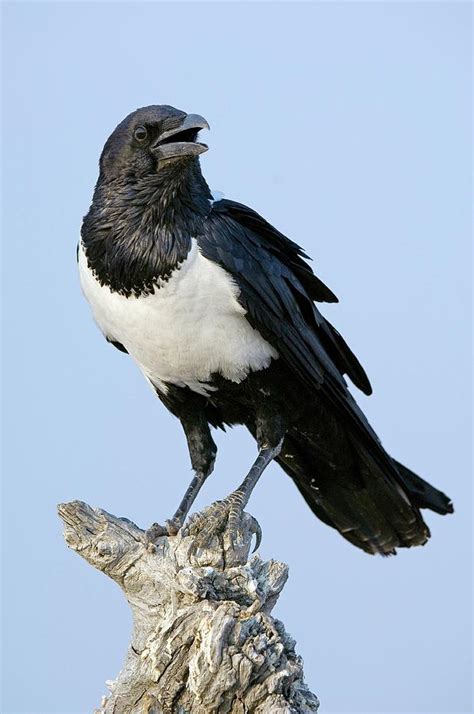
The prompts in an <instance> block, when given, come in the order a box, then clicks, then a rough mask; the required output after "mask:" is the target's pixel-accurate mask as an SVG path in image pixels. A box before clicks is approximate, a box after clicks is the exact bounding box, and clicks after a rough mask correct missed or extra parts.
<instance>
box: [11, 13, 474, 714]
mask: <svg viewBox="0 0 474 714" xmlns="http://www.w3.org/2000/svg"><path fill="white" fill-rule="evenodd" d="M3 15H4V25H3V29H4V43H3V51H4V53H5V63H4V98H3V140H4V145H3V149H4V183H3V195H4V232H3V237H4V261H3V264H4V318H5V319H4V322H5V334H4V348H5V353H6V354H5V359H4V393H5V397H6V403H7V418H6V421H5V438H4V445H5V466H4V478H3V489H4V490H3V527H4V541H3V543H4V564H5V570H4V578H3V591H4V603H3V604H4V618H5V619H4V637H3V640H4V647H5V650H4V653H5V654H4V682H3V684H4V688H3V696H4V700H3V710H2V711H3V712H61V713H63V714H65V713H66V712H69V711H71V712H89V711H91V710H92V709H93V707H94V706H97V705H98V704H99V702H100V698H101V695H102V693H104V692H105V691H106V688H105V680H106V679H108V678H113V677H114V676H115V675H116V673H117V672H118V670H119V668H120V666H121V662H122V659H123V656H124V654H125V651H126V647H127V643H128V638H129V634H130V626H131V620H130V613H129V609H128V606H127V604H126V602H125V599H124V598H123V596H122V594H121V592H120V591H119V589H118V588H117V586H116V585H114V584H113V583H112V582H111V581H109V580H108V579H107V578H106V577H104V576H103V575H102V574H100V573H98V572H96V571H94V570H93V569H92V568H91V567H90V566H89V565H87V564H86V563H85V561H83V560H81V559H80V558H79V557H78V556H77V555H75V554H74V553H73V552H71V551H68V550H67V548H66V546H65V544H64V542H63V540H62V534H61V530H62V529H61V523H60V521H59V519H58V517H57V515H56V504H57V503H58V502H61V501H67V500H71V499H76V498H79V499H82V500H85V501H87V502H89V503H91V504H93V505H99V506H101V507H103V508H105V509H107V510H109V511H111V512H112V513H114V514H116V515H124V516H128V517H129V518H131V519H133V520H134V521H136V522H137V523H138V524H139V525H140V526H142V527H147V526H148V525H149V524H150V523H151V522H153V521H154V520H162V519H164V518H166V517H167V516H169V515H170V514H171V513H172V512H173V511H174V509H175V507H176V504H177V503H178V501H179V499H180V497H181V495H182V493H183V491H184V488H185V486H186V484H187V482H188V479H189V475H190V471H189V465H188V455H187V450H186V446H185V441H184V437H183V435H182V433H181V428H180V425H179V423H178V422H177V421H176V420H175V419H174V418H173V417H171V416H170V415H169V414H168V413H167V412H166V411H165V409H164V408H163V407H162V406H161V404H160V403H159V402H158V400H157V399H156V398H154V396H153V394H152V392H151V391H150V389H149V388H148V387H147V385H146V384H145V382H144V380H143V379H142V377H141V375H140V374H139V372H138V371H137V369H136V368H135V367H134V365H133V364H132V362H131V360H129V359H128V358H127V357H126V356H125V355H123V354H121V353H119V352H118V351H116V350H114V349H113V348H112V347H111V346H109V345H107V344H106V342H105V341H104V340H103V339H102V337H101V335H100V333H99V331H98V329H97V328H96V327H95V325H94V323H93V321H92V318H91V315H90V313H89V308H88V306H87V304H86V303H85V301H84V299H83V298H82V295H81V293H80V289H79V284H78V277H77V272H76V263H75V248H76V242H77V239H78V235H79V228H80V223H81V218H82V216H83V215H84V214H85V213H86V211H87V209H88V206H89V202H90V198H91V192H92V188H93V185H94V182H95V181H96V178H97V162H98V158H99V153H100V151H101V148H102V146H103V143H104V142H105V140H106V138H107V136H108V135H109V133H110V132H111V131H112V129H113V128H114V127H115V125H116V124H117V123H118V122H119V121H120V120H121V119H122V118H123V117H124V116H125V115H126V114H128V113H129V112H130V111H132V110H133V109H135V108H137V107H139V106H143V105H147V104H153V103H166V104H172V105H174V106H177V107H179V108H180V109H184V110H186V111H188V112H196V113H199V114H202V115H204V116H205V117H206V118H207V119H208V120H209V123H210V125H211V129H212V131H211V133H210V135H209V137H208V138H207V139H206V141H208V143H209V145H210V151H209V152H208V153H207V154H206V155H205V156H204V157H203V159H202V166H203V170H204V174H205V176H206V177H207V179H208V182H209V183H210V185H211V186H212V187H214V188H216V189H220V190H221V191H223V192H224V193H225V194H226V196H228V197H229V198H233V199H236V200H238V201H242V202H244V203H247V204H248V205H250V206H252V207H253V208H255V209H257V210H258V211H259V212H261V213H262V214H263V215H264V216H265V217H266V218H267V219H268V220H270V221H271V222H272V223H273V224H274V225H275V226H277V227H278V228H279V229H280V230H282V231H283V232H285V233H286V234H287V235H289V236H290V237H291V238H293V239H294V240H296V241H297V242H299V243H300V244H302V245H303V246H304V247H305V249H306V250H307V251H308V252H309V254H310V255H312V256H313V258H314V261H315V262H314V265H315V267H316V269H317V272H318V274H319V275H320V276H321V278H322V279H323V280H324V281H325V282H326V283H327V284H328V285H329V286H330V287H331V288H332V289H333V290H334V291H335V292H336V294H337V295H338V296H339V298H340V304H339V305H335V306H325V307H324V313H325V314H326V315H327V316H328V317H329V318H330V319H331V321H333V322H334V323H335V325H336V326H337V327H338V329H339V330H340V331H341V332H342V333H343V335H344V336H345V337H346V339H347V340H348V342H349V344H350V345H351V346H352V348H353V349H354V350H355V352H356V353H357V355H358V356H359V357H360V359H361V361H362V363H363V364H364V365H365V367H366V368H367V371H368V373H369V376H370V378H371V380H372V384H373V387H374V392H375V393H374V395H373V396H372V397H371V398H370V399H367V398H365V397H362V396H358V400H359V403H360V404H361V405H362V407H363V408H364V410H365V411H366V413H367V415H368V416H369V418H370V420H371V421H372V423H373V425H374V427H375V428H376V430H377V431H378V433H379V434H380V436H381V437H382V439H383V441H384V444H385V446H386V447H387V448H388V450H389V451H390V452H391V453H393V454H394V455H395V456H396V457H397V458H399V459H400V460H402V461H403V462H404V463H406V464H407V465H409V466H411V467H412V468H413V469H415V470H416V471H418V472H419V473H420V474H422V475H423V476H425V477H426V478H428V479H429V480H430V481H432V482H433V483H434V484H436V485H438V486H440V487H443V488H444V489H445V490H446V491H447V492H448V493H449V494H450V496H451V497H452V498H453V500H454V503H455V507H456V513H455V515H454V516H451V517H446V518H440V517H438V516H436V515H435V514H431V513H428V514H427V516H426V517H427V521H428V523H429V525H430V527H431V529H432V534H433V537H432V540H431V541H430V543H429V544H428V545H427V546H426V547H425V548H418V549H416V550H413V551H403V552H400V553H399V555H398V556H397V557H396V558H388V559H382V558H374V557H369V556H367V555H365V554H364V553H362V552H360V551H358V550H356V549H355V548H353V547H352V546H350V545H349V544H348V543H347V542H345V541H344V540H343V539H342V538H341V537H340V536H339V535H338V534H337V533H336V532H335V531H332V530H331V529H329V528H328V527H327V526H324V525H323V524H321V523H320V522H318V521H317V520H316V519H315V518H314V517H313V516H312V514H311V513H310V511H309V510H308V509H307V507H306V506H305V504H304V502H303V500H302V498H301V497H300V495H299V494H298V492H297V490H296V488H295V487H294V486H293V484H292V483H291V481H290V480H289V479H288V478H287V477H286V476H285V475H284V474H283V472H281V471H280V470H279V468H278V467H277V466H273V467H271V468H270V469H269V470H268V472H266V473H265V475H264V477H263V478H262V480H261V482H260V483H259V485H258V487H257V488H256V491H255V494H254V496H253V498H252V500H251V502H250V505H249V511H250V512H252V513H253V514H254V515H255V516H256V517H257V518H258V520H259V521H260V523H261V525H262V528H263V533H264V540H263V544H262V547H261V552H262V555H263V557H265V558H269V557H273V558H277V559H280V560H283V561H286V562H287V563H289V565H290V580H289V582H288V584H287V587H286V589H285V591H284V594H283V595H282V597H281V599H280V602H279V603H278V605H277V607H276V610H275V614H276V615H277V616H278V617H280V618H281V619H282V620H283V621H284V622H285V624H286V627H287V629H288V630H289V631H290V632H291V633H292V634H293V636H294V637H295V638H296V640H297V643H298V651H299V652H300V653H301V654H302V655H303V657H304V661H305V671H306V678H307V681H308V683H309V684H310V686H311V688H312V689H313V691H315V692H316V693H317V694H318V696H319V697H320V699H321V702H322V709H321V711H322V712H328V713H330V712H332V713H334V712H379V713H380V712H386V711H390V712H417V713H419V712H429V713H430V714H431V713H433V712H449V713H453V712H468V711H471V708H470V707H471V699H470V625H471V622H470V602H471V590H470V582H471V580H470V569H471V538H470V494H471V486H470V482H471V471H470V462H469V443H470V421H469V418H470V415H469V393H470V389H469V376H468V375H469V368H470V343H469V332H470V315H469V203H470V193H469V188H470V187H469V176H470V170H469V168H470V153H469V152H470V137H469V132H470V121H471V120H470V83H469V81H470V77H469V71H470V69H469V65H470V46H469V42H470V38H469V34H470V6H469V4H468V3H458V2H446V3H430V2H421V3H409V2H400V3H383V2H376V3H374V2H372V3H366V4H361V3H358V2H347V3H339V2H334V3H319V4H318V3H315V4H309V3H307V4H297V3H291V4H290V3H288V4H274V3H264V4H225V3H221V4H201V3H193V4H181V3H174V4H158V3H157V4H152V3H147V4H140V3H123V4H116V3H103V4H100V3H90V4H82V3H78V4H68V3H62V4H44V3H41V2H38V3H34V4H28V3H23V2H21V3H13V4H4V5H3ZM217 441H218V445H219V447H220V451H219V457H218V462H217V467H216V470H215V473H214V475H213V476H212V478H211V479H210V480H209V481H208V483H207V484H206V487H205V489H204V490H203V492H202V494H201V496H200V498H199V501H198V503H197V506H198V507H203V506H204V505H206V504H208V503H209V502H211V501H212V500H215V499H217V498H219V497H222V496H224V495H226V494H227V493H228V492H229V491H231V490H232V489H233V488H234V487H235V486H236V485H237V484H238V483H239V482H240V480H241V478H242V476H243V475H244V473H245V472H246V470H247V468H248V466H249V464H250V462H251V460H252V459H253V457H254V453H255V451H254V445H253V443H252V441H251V439H250V437H249V436H248V434H247V433H246V432H245V431H244V430H243V429H235V430H233V431H231V432H229V433H228V434H226V435H223V434H218V435H217Z"/></svg>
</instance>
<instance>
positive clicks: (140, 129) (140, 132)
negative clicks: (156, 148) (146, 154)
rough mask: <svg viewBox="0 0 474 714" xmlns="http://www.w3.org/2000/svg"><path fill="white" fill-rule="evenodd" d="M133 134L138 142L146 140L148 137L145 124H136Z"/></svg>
mask: <svg viewBox="0 0 474 714" xmlns="http://www.w3.org/2000/svg"><path fill="white" fill-rule="evenodd" d="M133 136H134V137H135V139H136V140H137V141H139V142H140V144H142V143H143V142H144V141H146V140H147V138H148V131H147V128H146V126H137V128H136V129H135V131H134V132H133Z"/></svg>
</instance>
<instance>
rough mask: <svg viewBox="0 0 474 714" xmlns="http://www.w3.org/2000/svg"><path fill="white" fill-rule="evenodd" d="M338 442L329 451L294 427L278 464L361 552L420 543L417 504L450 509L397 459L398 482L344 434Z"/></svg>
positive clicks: (425, 534) (422, 527)
mask: <svg viewBox="0 0 474 714" xmlns="http://www.w3.org/2000/svg"><path fill="white" fill-rule="evenodd" d="M338 446H339V448H338V449H337V453H332V454H329V453H328V450H327V443H324V444H323V443H322V442H319V441H318V434H317V430H316V429H315V430H314V432H313V430H312V429H311V428H310V429H308V428H307V429H305V432H304V433H302V432H301V431H300V430H295V431H293V432H292V433H290V434H288V435H287V437H286V438H285V441H284V444H283V449H282V452H281V454H280V456H279V457H278V462H279V463H280V465H281V466H282V468H283V469H284V471H286V473H287V474H288V475H289V476H291V478H292V479H293V480H294V482H295V484H296V486H297V487H298V489H299V491H300V492H301V494H302V495H303V497H304V499H305V500H306V502H307V503H308V505H309V507H310V508H311V509H312V511H313V512H314V513H315V515H316V516H318V517H319V518H320V519H321V520H322V521H323V522H325V523H327V524H328V525H330V526H332V527H333V528H335V529H336V530H338V531H339V532H340V533H341V535H342V536H343V537H344V538H346V539H347V540H348V541H350V542H351V543H352V544H353V545H355V546H357V547H359V548H362V549H363V550H364V551H366V552H367V553H381V554H382V555H391V554H394V553H395V552H396V549H397V548H399V547H402V548H409V547H412V546H416V545H424V544H425V543H426V542H427V540H428V539H429V537H430V532H429V529H428V526H427V525H426V523H425V522H424V521H423V518H422V516H421V513H420V508H430V509H431V510H434V511H436V512H437V513H449V512H451V511H452V505H451V502H450V500H449V499H448V498H447V496H445V494H443V493H442V492H441V491H438V490H437V489H435V488H434V487H433V486H431V485H430V484H428V483H427V482H426V481H423V479H421V478H420V477H419V476H417V475H416V474H414V473H413V472H411V471H410V470H409V469H407V468H406V467H404V466H402V465H401V464H399V463H398V462H394V464H395V466H396V469H397V471H398V472H399V474H400V480H399V482H397V481H396V480H395V478H394V477H393V474H392V473H390V474H387V473H385V472H383V471H382V469H381V467H380V465H379V464H377V463H376V462H375V460H373V459H371V457H370V454H369V453H368V452H367V451H366V450H365V448H364V447H361V445H360V444H359V443H358V442H356V441H353V440H352V439H351V437H350V436H349V435H348V434H344V435H343V434H339V445H338Z"/></svg>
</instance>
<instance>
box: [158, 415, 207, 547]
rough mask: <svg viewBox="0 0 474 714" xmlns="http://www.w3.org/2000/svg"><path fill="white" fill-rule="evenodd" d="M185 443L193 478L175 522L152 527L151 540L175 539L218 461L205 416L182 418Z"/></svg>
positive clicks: (179, 507) (169, 521)
mask: <svg viewBox="0 0 474 714" xmlns="http://www.w3.org/2000/svg"><path fill="white" fill-rule="evenodd" d="M181 424H182V425H183V429H184V433H185V435H186V440H187V442H188V449H189V455H190V457H191V466H192V468H193V471H194V477H193V479H192V481H191V483H190V484H189V486H188V488H187V489H186V492H185V494H184V496H183V498H182V500H181V503H180V504H179V506H178V509H177V510H176V512H175V514H174V516H173V518H170V519H169V520H167V521H166V522H165V525H164V526H161V525H160V524H159V523H153V525H152V526H150V528H149V529H148V531H147V537H148V539H149V540H151V541H154V540H155V539H156V538H159V537H160V536H163V535H176V533H177V532H178V531H179V529H180V528H181V526H182V525H183V523H184V521H185V518H186V516H187V515H188V513H189V509H190V508H191V506H192V504H193V503H194V500H195V499H196V496H197V495H198V493H199V491H200V490H201V487H202V485H203V483H204V481H205V480H206V479H207V477H208V476H209V475H210V474H211V473H212V470H213V468H214V461H215V458H216V452H217V447H216V445H215V443H214V440H213V438H212V436H211V431H210V429H209V424H208V423H207V420H206V418H205V417H204V415H203V414H201V413H198V414H194V415H193V416H192V417H189V418H183V417H182V418H181Z"/></svg>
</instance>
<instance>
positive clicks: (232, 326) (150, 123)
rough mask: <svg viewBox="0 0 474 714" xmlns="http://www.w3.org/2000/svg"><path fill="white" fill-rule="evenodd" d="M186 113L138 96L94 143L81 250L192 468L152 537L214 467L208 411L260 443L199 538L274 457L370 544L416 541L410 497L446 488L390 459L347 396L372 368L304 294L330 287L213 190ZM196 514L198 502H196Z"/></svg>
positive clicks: (177, 524) (420, 534) (121, 342)
mask: <svg viewBox="0 0 474 714" xmlns="http://www.w3.org/2000/svg"><path fill="white" fill-rule="evenodd" d="M204 128H209V127H208V124H207V121H206V120H205V119H204V118H203V117H201V116H199V115H197V114H186V113H185V112H183V111H179V110H177V109H175V108H173V107H171V106H165V105H163V106H148V107H144V108H142V109H138V110H137V111H135V112H133V113H131V114H129V115H128V116H127V117H126V118H125V119H124V120H123V121H122V122H121V123H120V124H119V125H118V126H117V128H116V129H115V130H114V131H113V133H112V134H111V136H110V137H109V139H108V140H107V142H106V144H105V146H104V149H103V152H102V154H101V157H100V173H99V178H98V181H97V184H96V187H95V191H94V195H93V199H92V205H91V207H90V210H89V212H88V214H87V215H86V217H85V218H84V221H83V225H82V231H81V241H80V244H79V248H78V262H79V271H80V279H81V284H82V289H83V291H84V293H85V296H86V298H87V300H88V301H89V303H90V305H91V307H92V311H93V314H94V317H95V320H96V322H97V324H98V326H99V327H100V329H101V331H102V332H103V334H104V336H105V338H106V339H107V340H108V341H109V342H111V343H112V344H113V345H114V346H115V347H117V348H118V349H119V350H122V351H123V352H126V353H128V354H129V355H130V356H131V357H132V359H133V360H134V361H135V362H136V364H137V365H138V367H139V368H140V370H141V371H142V372H143V374H144V376H145V378H146V379H147V380H148V382H149V383H150V385H151V386H152V388H153V389H154V391H155V392H156V394H157V396H158V397H159V399H160V400H161V401H162V402H163V404H164V405H165V406H166V407H167V409H169V411H170V412H172V413H173V414H174V415H175V416H177V417H178V419H179V420H180V421H181V424H182V426H183V429H184V433H185V435H186V439H187V443H188V448H189V453H190V458H191V464H192V468H193V470H194V478H193V479H192V481H191V483H190V485H189V487H188V489H187V491H186V493H185V495H184V497H183V500H182V502H181V504H180V505H179V507H178V509H177V511H176V513H175V514H174V516H173V517H172V518H170V519H169V520H168V521H166V522H165V524H164V525H163V526H158V525H157V524H155V526H154V527H153V528H152V529H151V533H152V534H153V537H158V536H160V535H163V534H165V533H167V534H175V533H177V531H178V530H179V529H180V528H181V527H182V526H183V524H184V522H185V519H186V516H187V514H188V512H189V509H190V507H191V505H192V503H193V501H194V499H195V498H196V496H197V493H198V491H199V489H200V488H201V486H202V485H203V483H204V481H205V479H206V478H207V477H208V476H209V474H210V473H211V471H212V469H213V465H214V459H215V455H216V446H215V443H214V441H213V439H212V436H211V430H210V427H221V428H225V426H227V425H229V426H232V425H234V424H243V425H245V426H246V427H247V429H248V430H249V431H250V433H251V434H252V435H253V436H254V438H255V440H256V442H257V445H258V449H259V451H258V457H257V459H256V461H255V462H254V464H253V465H252V467H251V469H250V471H249V472H248V475H247V476H246V478H245V479H244V480H243V482H242V484H241V485H240V486H239V487H238V488H237V490H235V491H234V492H233V493H232V494H231V495H230V496H229V497H228V498H226V499H224V500H223V501H220V502H218V503H217V504H216V505H215V506H214V507H213V509H211V513H212V517H211V518H207V520H206V519H203V520H202V522H199V523H198V525H199V529H198V530H199V531H200V536H199V539H200V543H204V542H205V541H206V539H208V538H210V537H211V536H212V535H213V533H214V532H215V531H216V530H217V529H219V528H222V526H223V524H224V523H226V524H227V525H228V527H229V528H230V529H231V532H234V533H235V532H236V531H237V528H238V525H239V519H240V517H241V515H242V510H243V508H244V507H245V505H246V504H247V502H248V500H249V497H250V494H251V491H252V489H253V487H254V486H255V484H256V482H257V480H258V478H259V477H260V475H261V473H262V472H263V470H264V468H265V467H266V466H267V465H268V464H269V463H270V461H271V460H272V459H276V460H277V462H278V463H279V464H280V466H281V467H282V468H283V470H284V471H285V472H286V473H287V474H288V475H289V476H290V477H291V478H292V479H293V481H294V483H295V484H296V486H297V487H298V489H299V491H300V492H301V494H302V496H303V498H304V499H305V500H306V502H307V504H308V505H309V507H310V508H311V509H312V511H313V512H314V513H315V514H316V516H318V518H320V519H321V520H322V521H324V522H325V523H327V524H328V525H330V526H332V527H333V528H335V529H337V530H338V531H339V532H340V533H341V535H342V536H344V538H346V539H347V540H348V541H350V542H351V543H353V544H354V545H356V546H358V547H359V548H362V549H363V550H364V551H366V552H368V553H381V554H384V555H387V554H390V553H394V552H395V550H396V548H397V547H409V546H415V545H422V544H424V543H425V542H426V541H427V539H428V538H429V535H430V533H429V530H428V527H427V525H426V524H425V522H424V521H423V518H422V516H421V513H420V509H422V508H429V509H431V510H433V511H436V512H437V513H440V514H444V513H449V512H451V511H452V510H453V509H452V505H451V501H450V500H449V498H447V496H445V494H444V493H442V492H441V491H439V490H437V489H436V488H434V487H433V486H431V485H430V484H428V483H427V482H426V481H424V480H422V479H421V478H420V477H419V476H417V475H416V474H414V473H413V472H412V471H410V470H409V469H407V468H406V467H405V466H403V465H402V464H400V463H399V462H398V461H395V460H394V459H393V458H392V457H391V456H389V454H388V453H387V452H386V451H385V450H384V448H383V447H382V444H381V442H380V441H379V439H378V437H377V435H376V434H375V432H374V431H373V429H372V428H371V426H370V425H369V423H368V421H367V419H366V418H365V416H364V414H363V413H362V411H361V410H360V408H359V407H358V405H357V403H356V402H355V400H354V398H353V397H352V396H351V394H350V392H349V390H348V388H347V385H346V382H345V378H344V376H347V377H348V378H349V379H350V380H351V381H352V382H353V383H354V385H356V386H357V387H358V388H359V389H360V390H362V392H364V394H370V393H371V387H370V383H369V380H368V379H367V376H366V374H365V372H364V370H363V368H362V367H361V365H360V364H359V362H358V360H357V358H356V357H355V356H354V355H353V354H352V352H351V350H350V349H349V347H348V346H347V344H346V343H345V341H344V339H343V338H342V337H341V335H340V334H339V333H338V332H337V330H336V329H335V328H334V327H333V326H332V325H331V324H330V323H329V322H328V321H327V320H326V319H325V318H324V317H323V315H322V314H321V313H320V311H319V310H318V308H317V307H316V305H315V302H337V298H336V296H335V295H334V294H333V293H332V292H331V290H330V289H329V288H328V287H326V285H324V283H323V282H322V281H321V280H319V278H318V277H316V275H315V274H314V273H313V271H312V269H311V268H310V266H309V265H308V263H307V262H306V260H307V258H308V257H307V256H306V255H305V253H304V252H303V250H302V249H301V248H300V247H299V246H298V245H297V244H296V243H294V242H293V241H291V240H289V239H288V238H286V237H285V236H284V235H282V234H281V233H280V232H279V231H278V230H276V229H275V228H273V226H271V225H270V224H269V223H267V221H266V220H264V219H263V218H262V217H261V216H260V215H259V214H258V213H256V212H255V211H253V210H252V209H250V208H247V206H244V205H242V204H240V203H236V202H235V201H231V200H226V199H217V200H215V199H214V198H213V195H212V194H211V192H210V190H209V187H208V185H207V183H206V181H205V179H204V177H203V175H202V173H201V168H200V163H199V156H200V154H202V153H203V152H204V151H206V150H207V146H206V145H205V144H203V143H200V142H199V141H198V133H199V131H200V130H201V129H204ZM198 521H199V516H198Z"/></svg>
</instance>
